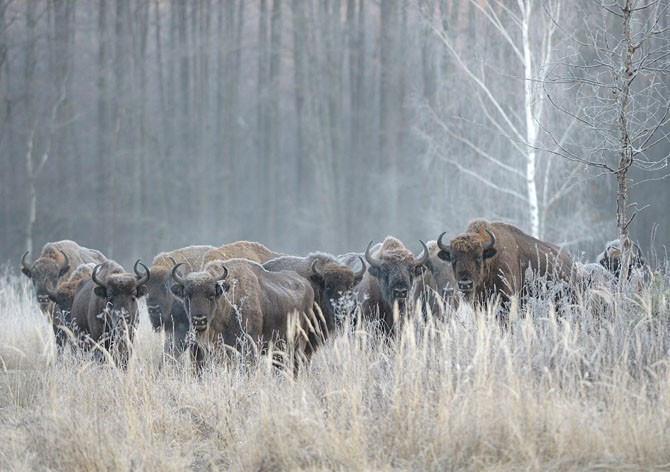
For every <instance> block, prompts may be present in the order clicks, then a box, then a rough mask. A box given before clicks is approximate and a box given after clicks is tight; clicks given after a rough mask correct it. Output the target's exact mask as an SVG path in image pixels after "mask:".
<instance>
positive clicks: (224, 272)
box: [216, 264, 228, 282]
mask: <svg viewBox="0 0 670 472" xmlns="http://www.w3.org/2000/svg"><path fill="white" fill-rule="evenodd" d="M221 267H223V274H221V275H220V276H219V278H218V279H216V281H217V282H221V281H222V280H223V279H225V278H226V277H228V267H226V266H224V265H223V264H221Z"/></svg>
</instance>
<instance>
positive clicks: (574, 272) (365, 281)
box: [21, 219, 644, 371]
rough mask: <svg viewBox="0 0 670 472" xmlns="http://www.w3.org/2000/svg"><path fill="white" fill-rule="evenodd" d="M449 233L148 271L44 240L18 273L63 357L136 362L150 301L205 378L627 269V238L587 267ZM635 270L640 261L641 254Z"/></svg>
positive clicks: (544, 251) (521, 239)
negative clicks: (142, 316)
mask: <svg viewBox="0 0 670 472" xmlns="http://www.w3.org/2000/svg"><path fill="white" fill-rule="evenodd" d="M444 236H445V233H442V234H441V235H440V236H439V237H438V238H437V240H433V241H429V242H428V243H427V244H426V243H424V242H423V241H420V243H421V246H422V250H421V252H420V254H419V255H417V256H415V255H414V254H413V253H412V252H411V251H409V250H408V249H406V248H405V246H404V245H403V243H402V242H401V241H399V240H398V239H396V238H394V237H391V236H388V237H386V239H384V241H383V242H381V243H377V244H375V245H373V242H372V241H371V242H370V244H368V246H367V248H366V249H365V251H364V252H361V253H358V252H351V253H347V254H342V255H337V256H335V255H331V254H327V253H323V252H314V253H310V254H308V255H306V256H292V255H285V254H280V253H276V252H273V251H272V250H270V249H268V248H267V247H265V246H264V245H262V244H260V243H257V242H250V241H238V242H233V243H230V244H225V245H223V246H221V247H214V246H188V247H184V248H181V249H176V250H173V251H170V252H162V253H160V254H158V255H157V256H156V257H155V258H154V260H153V262H152V264H151V266H150V267H147V266H146V265H145V264H143V263H142V262H141V261H140V260H139V259H138V260H137V261H136V262H135V264H134V267H133V272H132V273H130V272H127V271H126V270H125V269H124V268H123V267H122V266H121V265H119V264H118V263H117V262H115V261H113V260H111V259H108V258H107V257H105V255H104V254H102V253H101V252H100V251H97V250H95V249H88V248H85V247H82V246H80V245H79V244H77V243H76V242H74V241H69V240H63V241H57V242H51V243H47V244H46V245H45V246H44V247H43V249H42V252H41V253H40V255H39V257H38V258H37V259H35V260H34V261H33V262H29V260H28V259H29V257H28V252H26V253H25V254H24V255H23V257H22V258H21V265H22V271H23V273H24V274H25V275H26V276H28V277H29V278H30V279H31V281H32V284H33V288H34V292H35V295H36V296H37V300H38V302H39V306H40V308H41V310H42V312H44V313H45V314H46V315H47V316H49V317H50V319H51V321H52V324H53V329H54V334H55V336H56V341H57V345H58V348H59V349H62V348H64V347H65V346H66V345H67V344H70V345H71V346H72V347H73V348H74V349H81V350H85V351H91V350H92V351H93V352H94V353H95V355H96V356H97V357H98V358H100V359H102V358H104V357H111V359H112V360H113V361H114V362H115V363H117V365H120V366H122V367H125V366H127V363H128V360H129V356H130V353H131V352H132V343H133V337H134V332H135V330H136V327H137V325H138V323H139V307H138V299H139V298H141V297H145V299H146V306H147V311H148V314H149V319H150V321H151V325H152V327H153V329H154V330H155V331H157V332H160V331H163V332H164V333H165V345H164V350H165V354H166V355H168V356H170V357H172V358H177V357H179V356H180V355H181V354H182V353H183V352H185V351H189V352H190V355H191V360H192V362H193V365H194V366H195V368H196V370H197V371H200V370H201V369H202V368H203V366H204V365H205V363H207V362H213V360H214V359H216V358H225V355H223V354H225V353H230V352H242V351H243V350H249V351H250V352H254V353H258V352H261V353H263V352H268V351H270V350H271V351H272V352H277V351H282V350H284V351H286V350H287V349H289V348H290V349H291V352H293V353H294V354H295V357H294V358H295V359H296V361H295V362H296V366H297V365H298V362H300V363H302V362H305V361H309V359H310V356H311V355H312V353H313V352H314V350H315V349H316V348H317V347H318V346H319V345H321V344H323V342H324V341H325V340H326V338H327V337H328V335H329V333H330V334H332V333H334V332H337V330H338V329H342V328H343V326H345V325H347V321H348V322H350V321H351V319H356V318H359V319H366V320H367V321H369V322H371V323H372V324H374V325H376V326H377V327H378V328H379V330H380V332H381V333H383V335H386V336H392V335H393V333H394V332H395V331H397V328H398V325H399V323H400V322H401V321H402V320H403V318H404V317H406V316H408V315H407V313H410V312H413V311H414V310H415V309H416V307H420V309H421V310H422V311H423V312H424V313H428V312H429V310H430V311H432V312H433V313H439V312H443V311H444V310H443V309H444V307H445V306H448V305H452V306H453V305H455V304H458V303H475V304H482V303H488V302H489V301H491V300H496V302H497V303H499V306H500V307H502V309H501V312H502V313H503V315H502V316H501V318H504V310H505V306H506V303H508V302H509V300H510V297H511V296H513V295H521V297H520V299H521V300H523V294H524V293H525V291H526V288H527V285H528V283H529V278H530V275H531V274H534V275H535V276H539V277H541V278H542V280H544V281H546V282H549V283H551V284H554V285H559V286H560V287H561V293H562V295H566V294H567V295H568V296H569V295H570V294H571V293H573V292H574V290H576V289H577V288H578V287H579V286H583V285H584V284H589V283H594V281H596V280H597V281H600V282H603V281H604V282H606V283H612V284H614V283H616V281H617V279H618V277H619V276H620V272H621V269H622V264H621V254H622V248H621V244H620V242H619V240H615V241H611V242H609V243H607V245H606V247H605V250H604V251H603V253H602V254H600V256H598V259H597V261H596V262H595V263H590V264H582V263H577V262H574V261H573V259H572V258H571V257H570V255H569V254H568V253H567V252H566V251H564V250H562V249H561V248H560V247H559V246H557V245H554V244H552V243H549V242H545V241H540V240H538V239H536V238H534V237H532V236H530V235H528V234H526V233H524V232H523V231H521V230H520V229H519V228H517V227H515V226H513V225H510V224H507V223H502V222H489V221H486V220H483V219H478V220H474V221H472V222H471V223H470V224H469V225H468V227H467V229H466V230H465V232H464V233H462V234H459V235H457V236H454V237H453V238H451V239H450V240H449V241H446V240H445V238H444ZM629 261H630V265H631V267H637V268H639V267H643V266H644V261H643V259H642V256H641V253H640V252H639V248H638V250H637V251H633V256H632V257H631V258H629ZM275 347H276V348H277V351H275V350H274V349H275ZM217 354H218V356H217ZM107 355H108V356H107Z"/></svg>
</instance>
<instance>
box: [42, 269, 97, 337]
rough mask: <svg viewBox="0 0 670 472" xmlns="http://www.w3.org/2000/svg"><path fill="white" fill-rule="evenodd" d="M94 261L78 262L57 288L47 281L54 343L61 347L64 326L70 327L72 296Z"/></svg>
mask: <svg viewBox="0 0 670 472" xmlns="http://www.w3.org/2000/svg"><path fill="white" fill-rule="evenodd" d="M95 265H96V264H95V263H93V262H87V263H86V264H80V265H79V267H77V268H76V269H75V270H74V271H73V272H72V273H71V274H70V276H69V277H68V278H67V279H63V278H61V282H60V283H59V284H58V287H57V288H55V289H54V288H53V287H51V285H50V283H49V282H47V284H46V290H47V293H48V294H49V299H50V300H51V301H52V302H54V303H55V305H56V306H55V309H54V313H53V317H52V324H53V330H54V334H55V335H56V344H57V345H58V347H59V348H62V347H63V346H64V345H65V342H66V341H67V331H65V330H63V327H65V328H71V324H72V323H71V322H72V315H71V314H72V304H73V303H74V296H75V293H76V292H77V286H78V285H79V284H80V283H83V282H82V281H85V280H86V279H89V278H90V277H91V274H92V273H93V269H94V268H95Z"/></svg>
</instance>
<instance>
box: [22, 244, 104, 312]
mask: <svg viewBox="0 0 670 472" xmlns="http://www.w3.org/2000/svg"><path fill="white" fill-rule="evenodd" d="M28 253H29V251H26V252H25V254H23V257H22V258H21V266H22V268H21V271H22V272H23V273H24V274H25V275H26V276H27V277H28V278H30V280H31V281H32V283H33V288H34V290H35V295H36V296H37V301H38V302H39V304H40V308H41V309H42V312H43V313H46V314H49V315H51V314H52V311H53V309H54V304H53V302H52V301H51V300H50V299H49V293H48V292H47V288H46V284H47V282H48V283H49V284H50V286H51V287H57V286H58V281H59V279H60V278H61V277H64V278H67V276H68V275H70V273H71V272H72V270H74V269H75V268H77V267H79V265H81V264H85V263H87V262H93V263H95V264H100V263H102V262H105V261H106V260H107V258H106V257H105V256H104V255H103V254H102V253H101V252H100V251H96V250H95V249H88V248H85V247H82V246H80V245H79V244H77V243H75V242H74V241H70V240H63V241H56V242H53V243H46V244H45V245H44V247H43V248H42V252H41V253H40V256H39V257H38V258H37V259H36V260H35V262H33V263H32V264H31V263H29V262H28V261H27V260H26V256H28Z"/></svg>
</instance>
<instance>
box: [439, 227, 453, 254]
mask: <svg viewBox="0 0 670 472" xmlns="http://www.w3.org/2000/svg"><path fill="white" fill-rule="evenodd" d="M445 234H447V232H446V231H444V232H443V233H442V234H441V235H440V237H439V238H437V247H439V248H440V249H442V250H443V251H447V252H449V251H450V250H451V248H450V247H449V245H448V244H444V243H443V242H442V238H443V237H444V235H445Z"/></svg>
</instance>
